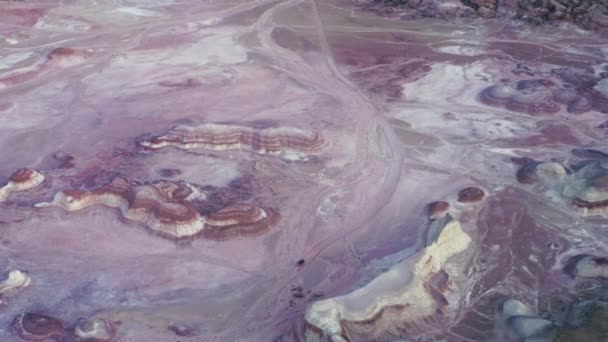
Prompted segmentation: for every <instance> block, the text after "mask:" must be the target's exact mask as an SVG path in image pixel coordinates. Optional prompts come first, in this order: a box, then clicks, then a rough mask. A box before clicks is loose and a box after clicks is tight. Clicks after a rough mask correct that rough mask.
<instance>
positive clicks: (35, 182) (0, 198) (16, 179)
mask: <svg viewBox="0 0 608 342" xmlns="http://www.w3.org/2000/svg"><path fill="white" fill-rule="evenodd" d="M44 179H45V177H44V175H43V174H42V173H40V172H38V171H36V170H32V169H19V170H17V171H15V172H14V173H13V174H12V175H11V176H10V178H9V180H8V183H7V184H6V185H5V186H3V187H1V188H0V202H4V201H6V199H7V198H8V196H9V194H10V193H11V192H21V191H28V190H31V189H34V188H36V187H38V186H39V185H40V184H42V183H43V182H44Z"/></svg>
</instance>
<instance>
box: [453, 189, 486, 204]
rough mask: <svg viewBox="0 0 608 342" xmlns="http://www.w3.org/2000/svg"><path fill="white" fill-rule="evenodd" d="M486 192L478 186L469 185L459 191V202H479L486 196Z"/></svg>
mask: <svg viewBox="0 0 608 342" xmlns="http://www.w3.org/2000/svg"><path fill="white" fill-rule="evenodd" d="M485 195H486V193H485V192H484V191H483V190H481V189H480V188H477V187H474V186H472V187H468V188H464V189H462V190H460V191H459V192H458V202H460V203H473V202H479V201H481V200H482V199H483V198H484V197H485Z"/></svg>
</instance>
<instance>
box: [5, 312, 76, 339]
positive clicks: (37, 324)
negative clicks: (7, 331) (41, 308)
mask: <svg viewBox="0 0 608 342" xmlns="http://www.w3.org/2000/svg"><path fill="white" fill-rule="evenodd" d="M13 328H14V329H15V331H16V333H17V334H18V335H19V336H20V337H21V338H22V339H24V340H27V341H45V340H48V339H51V338H60V337H62V336H64V335H65V328H64V323H63V322H62V321H61V320H60V319H57V318H55V317H51V316H46V315H42V314H37V313H29V312H28V313H24V314H20V315H18V316H17V317H16V318H15V320H14V321H13Z"/></svg>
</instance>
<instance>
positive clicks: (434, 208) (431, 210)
mask: <svg viewBox="0 0 608 342" xmlns="http://www.w3.org/2000/svg"><path fill="white" fill-rule="evenodd" d="M448 209H450V203H448V202H446V201H436V202H431V203H429V205H428V206H427V212H428V215H429V218H430V219H431V220H435V219H438V218H441V217H443V216H444V215H445V214H446V213H447V212H448Z"/></svg>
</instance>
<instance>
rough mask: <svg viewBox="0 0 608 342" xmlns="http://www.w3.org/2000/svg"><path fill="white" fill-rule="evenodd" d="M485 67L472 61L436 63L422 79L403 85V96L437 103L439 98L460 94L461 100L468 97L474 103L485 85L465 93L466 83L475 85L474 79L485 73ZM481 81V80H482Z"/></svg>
mask: <svg viewBox="0 0 608 342" xmlns="http://www.w3.org/2000/svg"><path fill="white" fill-rule="evenodd" d="M483 73H485V72H484V68H483V65H482V64H481V63H472V64H469V65H463V66H461V65H450V64H434V65H433V66H432V70H431V72H429V73H428V74H427V75H426V76H424V77H423V78H421V79H420V80H418V81H416V82H412V83H406V84H404V85H403V98H404V99H406V100H407V101H417V102H425V103H437V101H438V100H442V99H449V98H451V97H454V96H460V97H461V98H460V100H464V99H468V101H470V102H471V104H473V102H474V101H475V98H476V96H475V94H476V93H477V92H478V90H479V89H481V88H482V87H483V86H484V85H487V84H485V83H484V84H480V85H479V86H478V87H477V88H479V89H477V88H475V89H473V91H472V92H471V94H470V95H469V92H470V91H469V90H468V89H467V90H466V91H467V94H466V95H464V94H463V91H465V89H464V85H465V84H467V88H469V87H471V85H473V86H475V83H473V82H472V81H473V80H477V79H478V78H477V77H476V76H475V75H479V74H483ZM480 83H481V82H480Z"/></svg>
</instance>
